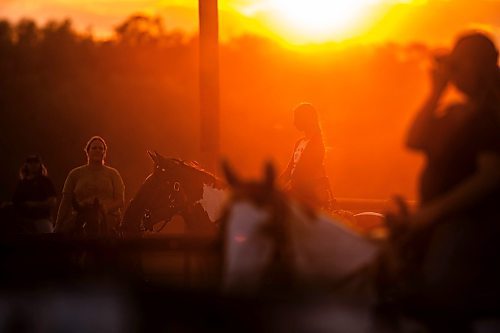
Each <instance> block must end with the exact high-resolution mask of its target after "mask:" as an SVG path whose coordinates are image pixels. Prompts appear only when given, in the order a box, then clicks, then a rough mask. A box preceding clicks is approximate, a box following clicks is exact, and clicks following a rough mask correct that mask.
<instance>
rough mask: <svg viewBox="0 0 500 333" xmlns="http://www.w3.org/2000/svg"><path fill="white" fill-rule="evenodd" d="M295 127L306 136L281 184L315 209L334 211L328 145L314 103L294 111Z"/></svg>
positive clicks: (295, 150)
mask: <svg viewBox="0 0 500 333" xmlns="http://www.w3.org/2000/svg"><path fill="white" fill-rule="evenodd" d="M293 113H294V125H295V127H296V128H297V129H298V130H299V131H301V132H303V133H304V137H302V138H301V139H299V140H298V141H297V142H296V144H295V147H294V149H293V154H292V158H291V159H290V162H289V163H288V167H287V168H286V170H285V171H284V172H283V174H282V175H281V177H280V180H281V182H282V183H283V184H285V190H287V191H289V192H290V193H291V194H292V195H293V196H295V197H297V198H298V199H299V200H301V201H304V202H306V203H308V204H310V205H311V206H313V207H318V208H323V209H327V210H331V209H332V208H333V207H332V206H333V197H332V193H331V189H330V183H329V181H328V178H327V176H326V172H325V166H324V159H325V145H324V143H323V137H322V134H321V129H320V125H319V121H318V114H317V112H316V109H315V108H314V106H313V105H312V104H310V103H301V104H299V105H297V106H296V107H295V109H294V111H293Z"/></svg>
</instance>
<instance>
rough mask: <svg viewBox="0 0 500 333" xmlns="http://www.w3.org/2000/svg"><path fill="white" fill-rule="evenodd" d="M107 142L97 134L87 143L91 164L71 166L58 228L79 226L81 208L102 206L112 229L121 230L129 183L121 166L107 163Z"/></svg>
mask: <svg viewBox="0 0 500 333" xmlns="http://www.w3.org/2000/svg"><path fill="white" fill-rule="evenodd" d="M106 152H107V145H106V142H105V141H104V139H103V138H102V137H100V136H93V137H91V138H90V140H89V141H88V142H87V144H86V146H85V153H86V155H87V164H85V165H82V166H80V167H77V168H75V169H73V170H71V171H70V172H69V174H68V176H67V178H66V181H65V182H64V187H63V191H62V199H61V204H60V206H59V211H58V214H57V221H56V232H70V231H71V230H74V229H75V227H76V226H75V223H76V222H75V221H77V217H78V209H77V207H76V206H78V207H81V208H86V207H87V208H92V207H94V206H96V205H97V206H98V207H99V210H100V212H101V213H102V216H103V217H104V221H105V224H106V225H107V229H108V231H110V232H111V231H112V230H117V228H118V225H119V223H120V220H121V211H122V209H123V206H124V201H125V199H124V193H125V185H124V183H123V180H122V177H121V176H120V173H119V172H118V170H116V169H114V168H111V167H109V166H107V165H105V163H104V160H105V157H106Z"/></svg>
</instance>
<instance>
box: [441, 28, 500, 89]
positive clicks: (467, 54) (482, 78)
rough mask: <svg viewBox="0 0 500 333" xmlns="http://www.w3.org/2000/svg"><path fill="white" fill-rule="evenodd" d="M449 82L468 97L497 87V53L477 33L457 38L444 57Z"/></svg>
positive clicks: (485, 36)
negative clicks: (448, 67) (446, 62)
mask: <svg viewBox="0 0 500 333" xmlns="http://www.w3.org/2000/svg"><path fill="white" fill-rule="evenodd" d="M448 61H449V65H450V79H451V82H452V83H453V84H454V85H455V86H456V87H457V88H458V89H459V90H461V91H462V92H464V93H465V94H467V95H469V96H475V95H477V94H479V93H480V92H481V91H482V90H484V89H485V88H487V87H489V86H491V85H492V84H498V80H499V71H498V50H497V48H496V46H495V44H494V43H493V41H492V40H491V38H490V37H488V36H487V35H485V34H484V33H481V32H469V33H466V34H463V35H461V36H460V37H459V38H458V39H457V41H456V42H455V45H454V47H453V49H452V51H451V53H450V55H449V56H448Z"/></svg>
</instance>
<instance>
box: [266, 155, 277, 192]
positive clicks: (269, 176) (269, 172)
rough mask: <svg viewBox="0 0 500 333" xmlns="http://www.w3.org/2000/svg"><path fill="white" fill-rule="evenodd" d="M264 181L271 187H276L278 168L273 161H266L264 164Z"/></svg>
mask: <svg viewBox="0 0 500 333" xmlns="http://www.w3.org/2000/svg"><path fill="white" fill-rule="evenodd" d="M264 177H265V178H264V182H265V184H266V186H267V187H269V188H270V189H271V188H273V187H274V180H275V179H276V170H275V169H274V165H273V163H272V162H271V161H268V162H266V165H265V166H264Z"/></svg>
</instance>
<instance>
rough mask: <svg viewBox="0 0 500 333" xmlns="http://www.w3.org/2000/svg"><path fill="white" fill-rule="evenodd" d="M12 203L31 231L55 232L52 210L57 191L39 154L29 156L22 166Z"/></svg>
mask: <svg viewBox="0 0 500 333" xmlns="http://www.w3.org/2000/svg"><path fill="white" fill-rule="evenodd" d="M12 203H13V204H14V208H15V210H16V211H17V213H18V214H19V216H20V217H21V218H22V219H23V220H24V222H26V223H27V226H26V227H27V228H28V230H29V231H33V232H35V233H51V232H53V230H54V224H53V220H52V210H53V209H54V208H55V206H56V203H57V198H56V191H55V189H54V185H53V184H52V181H51V180H50V178H49V177H48V174H47V168H46V167H45V165H44V164H43V162H42V159H41V158H40V156H39V155H30V156H28V157H27V158H26V160H25V161H24V163H23V165H22V166H21V168H20V170H19V182H18V183H17V186H16V189H15V191H14V195H13V198H12Z"/></svg>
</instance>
